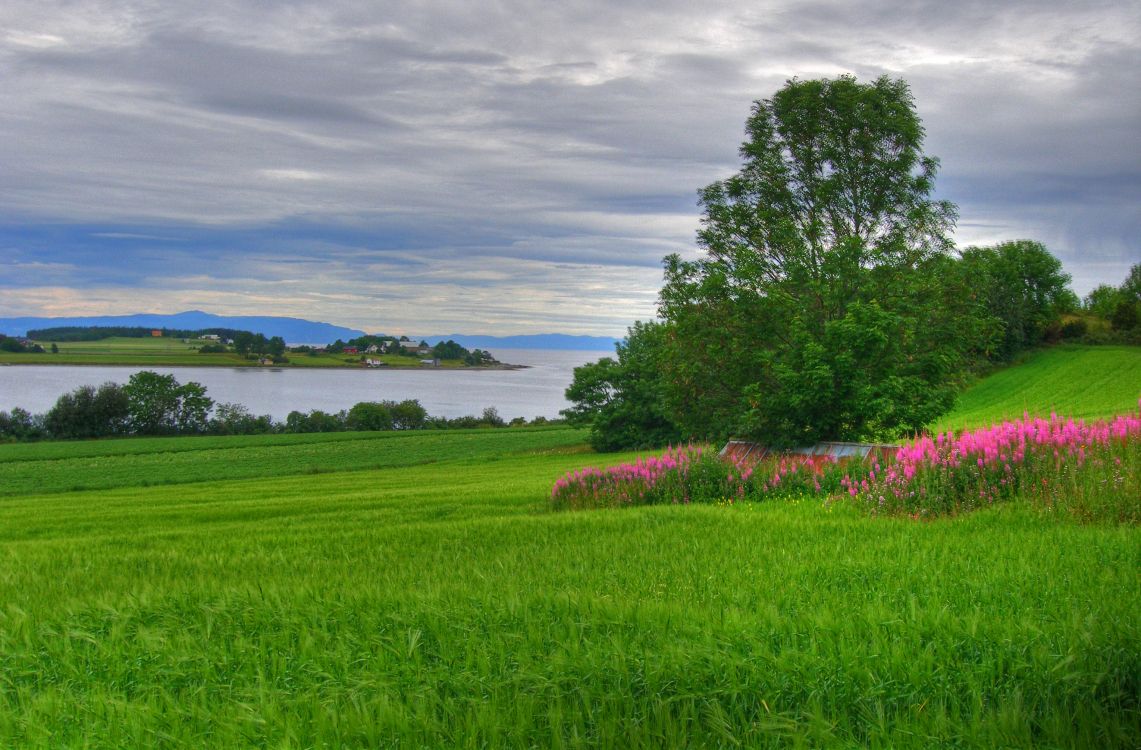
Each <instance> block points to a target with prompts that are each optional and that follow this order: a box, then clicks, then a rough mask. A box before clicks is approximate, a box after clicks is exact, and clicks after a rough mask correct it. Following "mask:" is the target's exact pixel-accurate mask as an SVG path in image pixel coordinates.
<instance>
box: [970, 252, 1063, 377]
mask: <svg viewBox="0 0 1141 750" xmlns="http://www.w3.org/2000/svg"><path fill="white" fill-rule="evenodd" d="M961 263H962V264H963V272H964V274H966V276H967V278H969V279H970V280H971V283H972V285H973V288H974V290H975V294H977V295H978V299H979V301H980V302H981V303H982V304H983V306H984V308H985V309H986V311H987V313H988V314H989V315H991V316H992V317H993V318H995V319H996V320H997V321H999V323H1000V324H1001V330H1002V337H1001V339H1000V341H999V343H998V347H997V349H996V351H995V352H994V356H993V359H996V360H998V361H1009V360H1010V358H1011V357H1013V356H1014V355H1015V354H1017V353H1018V352H1019V351H1022V350H1023V349H1027V348H1030V347H1033V346H1037V345H1038V344H1040V343H1042V341H1043V340H1044V339H1045V337H1046V333H1047V330H1048V329H1049V327H1050V325H1051V324H1052V323H1054V322H1055V321H1056V320H1057V319H1058V316H1059V314H1061V313H1063V312H1072V308H1073V300H1072V296H1073V293H1072V292H1070V290H1069V289H1068V288H1067V284H1069V282H1070V276H1069V275H1068V274H1065V273H1063V272H1062V264H1061V262H1060V261H1059V260H1058V259H1057V258H1055V257H1054V256H1053V255H1051V254H1050V252H1049V251H1048V250H1046V248H1045V247H1044V246H1043V245H1042V243H1040V242H1034V241H1031V240H1016V241H1014V242H1004V243H1002V244H1000V245H996V246H994V247H986V248H978V247H972V248H968V249H966V250H964V251H963V252H962V261H961Z"/></svg>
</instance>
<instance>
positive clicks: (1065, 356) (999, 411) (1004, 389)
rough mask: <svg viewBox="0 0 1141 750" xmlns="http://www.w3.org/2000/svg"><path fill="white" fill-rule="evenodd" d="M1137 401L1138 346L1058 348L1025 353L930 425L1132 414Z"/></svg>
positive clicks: (1140, 393) (1140, 389)
mask: <svg viewBox="0 0 1141 750" xmlns="http://www.w3.org/2000/svg"><path fill="white" fill-rule="evenodd" d="M1139 398H1141V347H1139V346H1080V345H1059V346H1052V347H1050V348H1048V349H1039V350H1037V351H1034V352H1031V353H1029V354H1028V355H1027V356H1026V358H1025V359H1023V360H1021V361H1019V362H1018V363H1016V364H1014V365H1011V366H1009V367H1006V368H1004V369H1001V370H998V371H996V372H994V373H991V374H990V375H988V376H987V377H985V378H981V379H980V380H979V381H977V382H976V383H974V384H973V385H972V386H971V387H970V388H968V389H967V390H965V391H964V392H963V393H962V394H961V395H960V396H959V399H958V403H957V404H956V405H955V408H954V409H953V410H952V411H951V412H950V413H948V414H947V415H945V416H943V417H941V418H940V419H939V420H938V421H937V422H936V423H935V424H934V425H932V426H931V429H932V431H933V432H942V431H945V430H958V429H962V428H963V427H979V426H985V425H988V424H992V423H998V422H1001V421H1003V420H1004V419H1016V418H1018V417H1021V416H1022V413H1023V412H1029V413H1030V414H1031V415H1039V416H1048V415H1049V414H1050V412H1051V411H1056V412H1057V413H1058V414H1064V415H1066V416H1069V417H1073V418H1074V419H1078V418H1082V419H1095V418H1101V417H1109V416H1113V415H1115V414H1124V413H1131V412H1136V411H1137V408H1138V399H1139Z"/></svg>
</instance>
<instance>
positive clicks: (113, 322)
mask: <svg viewBox="0 0 1141 750" xmlns="http://www.w3.org/2000/svg"><path fill="white" fill-rule="evenodd" d="M61 326H114V327H134V326H144V327H146V328H174V329H179V330H190V331H197V330H202V329H204V328H235V329H238V330H242V331H251V332H253V333H260V334H263V335H265V336H267V337H272V336H281V337H282V338H283V339H285V341H286V343H288V344H331V343H332V342H334V341H336V340H337V339H341V340H343V341H348V340H349V339H355V338H357V337H358V336H364V335H365V332H364V331H361V330H359V329H356V328H345V327H344V326H337V325H333V324H332V323H318V322H314V321H312V320H303V319H302V318H281V317H275V316H271V315H259V316H254V315H214V314H212V313H207V312H202V311H201V310H188V311H187V312H180V313H175V314H173V315H161V314H157V313H142V314H138V315H100V316H87V317H71V318H33V317H26V318H0V333H2V334H4V335H6V336H25V335H27V332H28V330H29V329H34V328H58V327H61ZM410 338H414V339H416V341H420V339H421V338H423V339H425V340H426V341H428V342H430V343H432V344H435V343H437V342H440V341H447V340H448V339H451V340H452V341H455V342H456V343H457V344H459V345H461V346H464V347H467V348H468V349H491V348H501V349H564V350H573V351H613V350H614V342H615V339H612V338H609V337H607V336H571V335H568V334H565V333H536V334H530V335H525V336H481V335H467V334H462V333H452V334H449V335H447V336H422V337H416V336H410Z"/></svg>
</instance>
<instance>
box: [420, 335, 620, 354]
mask: <svg viewBox="0 0 1141 750" xmlns="http://www.w3.org/2000/svg"><path fill="white" fill-rule="evenodd" d="M413 338H414V337H413ZM449 339H450V340H452V341H454V342H456V343H457V344H459V345H460V346H463V347H466V348H468V349H563V350H571V351H586V352H600V351H609V352H613V351H614V343H615V341H616V339H612V338H610V337H608V336H571V335H569V334H565V333H533V334H528V335H523V336H477V335H467V334H463V333H452V334H449V335H447V336H425V337H424V340H425V341H427V342H428V343H429V344H437V343H439V342H441V341H448V340H449ZM416 340H417V341H419V339H416Z"/></svg>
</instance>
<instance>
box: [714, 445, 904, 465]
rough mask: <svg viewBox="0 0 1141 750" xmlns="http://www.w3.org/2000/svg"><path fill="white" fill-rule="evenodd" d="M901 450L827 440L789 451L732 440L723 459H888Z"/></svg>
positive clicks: (750, 460) (724, 450)
mask: <svg viewBox="0 0 1141 750" xmlns="http://www.w3.org/2000/svg"><path fill="white" fill-rule="evenodd" d="M898 450H899V446H898V445H894V444H892V443H848V442H840V441H834V440H825V441H822V442H819V443H817V444H816V445H810V446H806V447H803V448H791V449H789V450H776V449H773V448H769V447H768V446H765V445H762V444H761V443H755V442H752V441H748V440H730V441H729V442H727V443H726V444H725V447H724V448H722V449H721V456H722V458H730V459H732V460H733V462H734V463H742V462H749V463H758V462H760V461H761V460H763V459H764V458H765V457H766V456H776V455H789V454H791V455H800V456H829V457H832V458H836V459H841V458H859V459H861V460H863V459H865V458H867V457H868V456H875V457H876V458H887V457H893V456H895V454H896V452H897V451H898Z"/></svg>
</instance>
